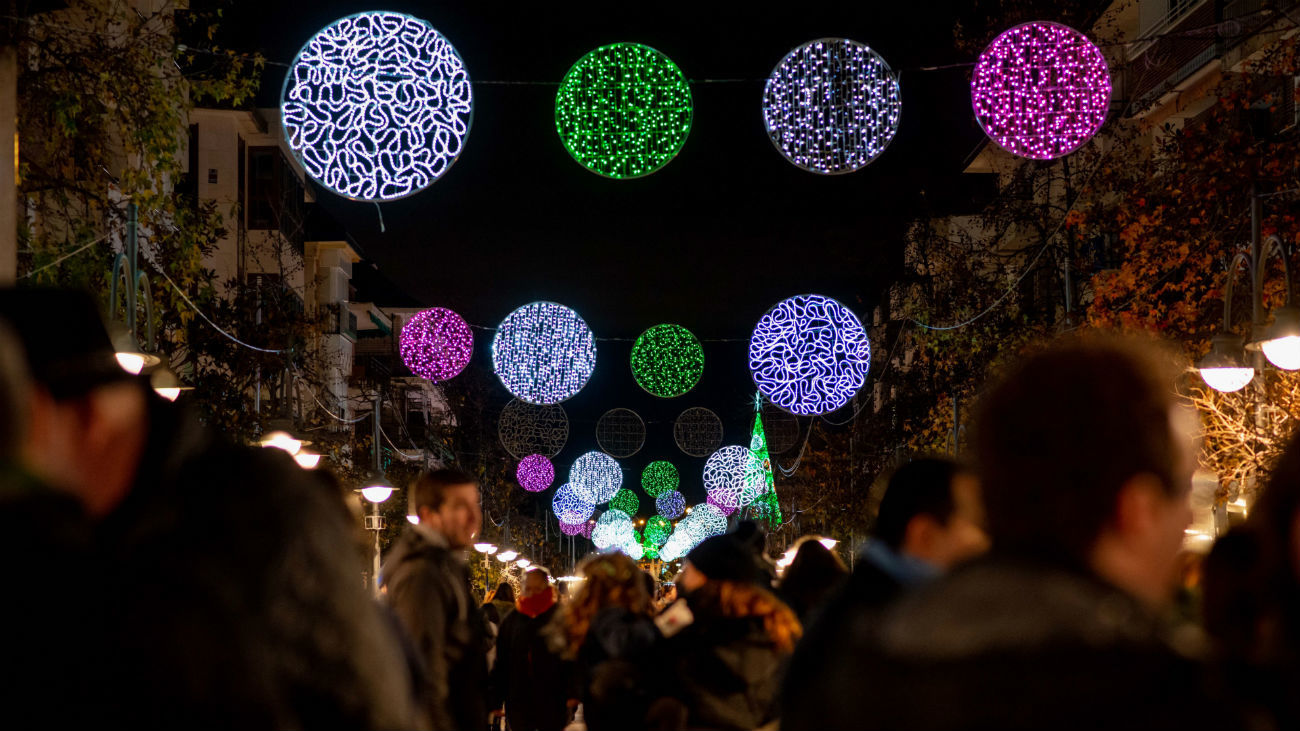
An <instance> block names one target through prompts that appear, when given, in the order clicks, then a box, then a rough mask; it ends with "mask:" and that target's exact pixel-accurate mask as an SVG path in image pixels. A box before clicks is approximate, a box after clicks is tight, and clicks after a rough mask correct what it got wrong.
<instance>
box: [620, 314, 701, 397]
mask: <svg viewBox="0 0 1300 731" xmlns="http://www.w3.org/2000/svg"><path fill="white" fill-rule="evenodd" d="M628 360H629V363H630V364H631V366H632V377H633V378H635V379H636V383H637V385H638V386H640V387H641V388H642V389H643V390H644V391H645V392H646V393H648V394H650V395H651V396H658V397H659V398H676V397H678V396H682V395H685V394H687V393H689V392H690V390H691V389H693V388H695V386H696V384H698V383H699V382H700V377H701V376H703V375H704V348H703V347H702V346H701V345H700V340H699V338H697V337H695V334H694V333H692V332H691V331H690V330H687V329H686V328H684V327H682V326H681V325H673V324H671V323H664V324H662V325H655V326H654V327H652V328H649V329H648V330H646V331H645V332H643V333H641V334H640V335H639V336H638V337H637V339H636V344H635V345H633V346H632V355H631V357H630V358H629V359H628Z"/></svg>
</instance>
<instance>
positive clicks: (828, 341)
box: [749, 294, 871, 416]
mask: <svg viewBox="0 0 1300 731" xmlns="http://www.w3.org/2000/svg"><path fill="white" fill-rule="evenodd" d="M870 367H871V346H870V343H869V342H868V341H867V333H866V331H865V330H863V328H862V323H861V322H860V321H859V320H858V318H857V316H856V315H854V314H853V313H852V312H850V311H849V309H848V308H847V307H845V306H844V305H842V304H840V303H839V302H836V301H835V300H833V299H831V298H829V297H824V296H822V295H819V294H804V295H798V296H796V297H791V298H789V299H787V300H784V301H782V302H780V303H778V304H777V305H776V306H775V307H773V308H772V309H771V310H768V312H767V314H765V315H763V317H762V319H760V320H759V321H758V324H757V325H755V326H754V333H753V335H752V336H751V337H750V340H749V370H750V373H751V374H752V375H753V377H754V383H755V384H756V385H757V386H758V390H759V391H761V392H762V394H763V395H764V396H766V397H767V399H768V400H769V401H771V402H772V403H774V404H776V405H777V406H780V407H781V408H783V409H785V410H787V411H790V412H792V413H795V414H801V415H805V416H807V415H812V414H825V413H828V412H831V411H834V410H835V409H838V408H840V407H841V406H843V405H844V404H846V403H848V401H849V399H850V398H852V397H853V394H855V393H857V391H858V389H860V388H862V384H863V383H865V382H866V380H867V371H868V370H869V369H870Z"/></svg>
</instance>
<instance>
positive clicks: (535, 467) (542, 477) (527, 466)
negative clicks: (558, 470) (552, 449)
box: [515, 454, 555, 492]
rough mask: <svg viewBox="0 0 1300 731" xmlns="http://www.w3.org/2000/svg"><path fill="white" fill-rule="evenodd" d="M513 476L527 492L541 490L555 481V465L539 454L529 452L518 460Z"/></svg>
mask: <svg viewBox="0 0 1300 731" xmlns="http://www.w3.org/2000/svg"><path fill="white" fill-rule="evenodd" d="M515 478H516V479H518V480H519V486H520V487H522V488H524V489H525V490H527V491H528V492H541V491H542V490H545V489H546V488H548V487H550V486H551V483H552V482H555V466H554V465H552V464H551V460H549V459H547V458H545V457H543V456H542V455H540V454H530V455H528V456H527V457H524V458H523V460H521V461H520V462H519V469H517V470H515Z"/></svg>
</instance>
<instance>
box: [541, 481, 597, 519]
mask: <svg viewBox="0 0 1300 731" xmlns="http://www.w3.org/2000/svg"><path fill="white" fill-rule="evenodd" d="M551 510H552V511H554V513H555V517H557V518H559V519H560V522H562V523H568V524H570V525H577V524H578V523H582V522H584V521H585V520H587V518H590V517H591V514H592V513H594V512H595V511H596V505H595V503H592V502H590V501H588V500H587V499H586V498H585V496H584V495H583V494H580V493H578V492H575V491H574V489H573V485H570V484H564V485H560V487H559V489H558V490H556V491H555V497H553V498H552V499H551Z"/></svg>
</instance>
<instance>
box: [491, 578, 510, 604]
mask: <svg viewBox="0 0 1300 731" xmlns="http://www.w3.org/2000/svg"><path fill="white" fill-rule="evenodd" d="M491 601H494V602H510V603H511V604H514V603H515V588H514V587H513V586H511V585H509V584H507V583H506V582H504V581H503V582H501V583H500V584H497V590H496V591H494V592H492V599H491Z"/></svg>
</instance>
